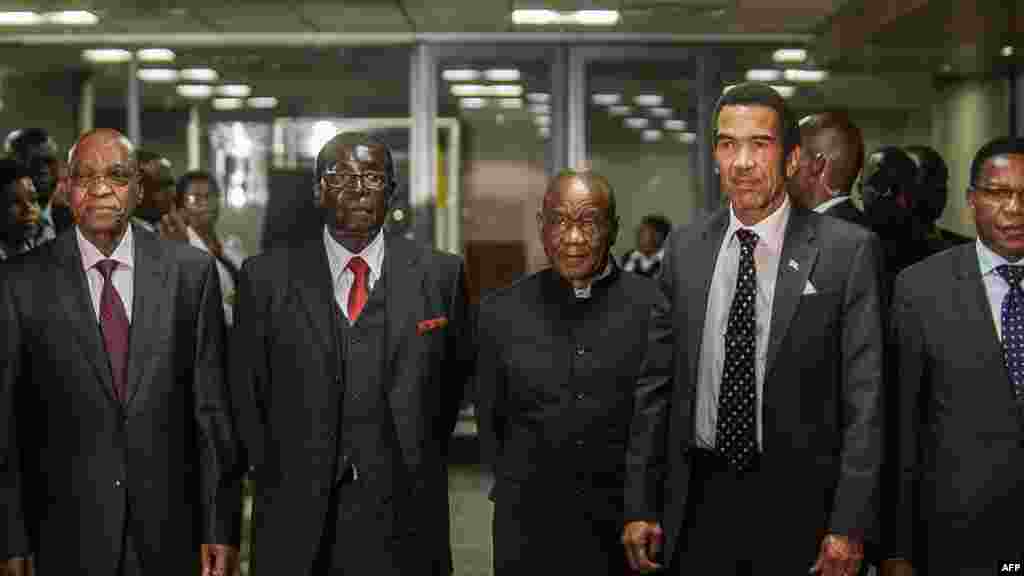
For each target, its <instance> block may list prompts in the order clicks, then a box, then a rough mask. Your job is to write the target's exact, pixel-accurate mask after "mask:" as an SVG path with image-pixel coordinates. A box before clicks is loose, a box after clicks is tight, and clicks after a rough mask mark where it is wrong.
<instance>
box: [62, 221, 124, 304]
mask: <svg viewBox="0 0 1024 576" xmlns="http://www.w3.org/2000/svg"><path fill="white" fill-rule="evenodd" d="M75 237H76V238H77V239H78V251H79V252H80V253H81V254H82V268H83V269H84V270H85V277H86V279H88V280H89V296H90V297H91V299H92V311H93V312H94V313H95V314H96V321H97V322H99V321H100V294H101V293H102V292H103V274H100V271H99V269H98V268H96V264H97V263H98V262H99V261H100V260H106V259H107V257H106V256H104V255H103V253H102V252H100V250H99V248H97V247H95V246H93V244H92V242H89V240H87V239H86V238H85V236H83V235H82V231H81V230H79V229H78V226H75ZM110 259H111V260H115V261H117V268H114V272H113V273H111V275H110V281H111V282H113V283H114V289H115V290H117V295H118V296H120V297H121V302H122V303H123V304H124V312H125V314H127V315H128V323H129V324H131V321H132V302H133V300H132V295H133V294H134V291H133V290H134V285H135V276H134V274H135V237H134V236H133V235H132V227H131V226H128V227H127V229H126V230H125V232H124V236H122V237H121V242H120V243H118V245H117V248H114V252H113V254H111V255H110Z"/></svg>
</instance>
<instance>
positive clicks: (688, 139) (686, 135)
mask: <svg viewBox="0 0 1024 576" xmlns="http://www.w3.org/2000/svg"><path fill="white" fill-rule="evenodd" d="M676 138H678V139H679V141H680V142H682V143H683V144H693V143H694V142H696V141H697V135H696V134H694V133H693V132H679V133H678V134H676Z"/></svg>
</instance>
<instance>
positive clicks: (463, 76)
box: [441, 68, 480, 82]
mask: <svg viewBox="0 0 1024 576" xmlns="http://www.w3.org/2000/svg"><path fill="white" fill-rule="evenodd" d="M441 78H444V79H445V81H447V82H473V81H474V80H478V79H479V78H480V72H479V71H477V70H473V69H471V68H452V69H450V70H445V71H443V72H441Z"/></svg>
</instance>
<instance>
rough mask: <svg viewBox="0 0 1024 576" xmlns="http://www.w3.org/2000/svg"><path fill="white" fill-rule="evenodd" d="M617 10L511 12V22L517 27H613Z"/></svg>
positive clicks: (619, 16) (617, 16)
mask: <svg viewBox="0 0 1024 576" xmlns="http://www.w3.org/2000/svg"><path fill="white" fill-rule="evenodd" d="M620 18H621V15H620V14H619V11H618V10H575V11H571V12H558V11H555V10H544V9H524V10H513V11H512V22H513V23H515V24H518V25H532V26H547V25H551V24H570V25H572V24H575V25H577V26H614V25H615V24H618V23H619V20H620Z"/></svg>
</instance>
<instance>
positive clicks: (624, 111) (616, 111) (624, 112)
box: [608, 105, 633, 116]
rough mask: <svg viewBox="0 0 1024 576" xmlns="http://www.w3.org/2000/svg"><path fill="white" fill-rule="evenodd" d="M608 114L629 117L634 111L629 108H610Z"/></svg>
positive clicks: (620, 106)
mask: <svg viewBox="0 0 1024 576" xmlns="http://www.w3.org/2000/svg"><path fill="white" fill-rule="evenodd" d="M608 113H609V114H611V115H612V116H628V115H630V114H632V113H633V109H632V108H631V107H629V106H622V105H618V106H609V107H608Z"/></svg>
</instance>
